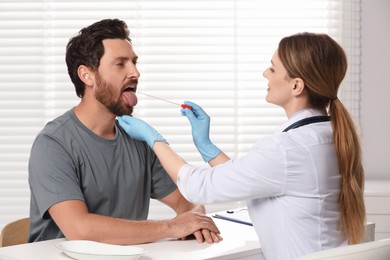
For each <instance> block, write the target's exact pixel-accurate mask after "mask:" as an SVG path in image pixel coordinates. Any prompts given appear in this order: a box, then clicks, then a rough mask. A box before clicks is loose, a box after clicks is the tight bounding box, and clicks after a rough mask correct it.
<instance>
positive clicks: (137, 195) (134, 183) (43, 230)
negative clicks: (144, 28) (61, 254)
mask: <svg viewBox="0 0 390 260" xmlns="http://www.w3.org/2000/svg"><path fill="white" fill-rule="evenodd" d="M115 129H116V135H115V138H114V139H112V140H108V139H104V138H101V137H99V136H97V135H96V134H94V133H93V132H92V131H90V130H89V129H88V128H87V127H85V126H84V125H83V124H82V123H81V122H80V121H79V120H78V118H77V117H76V115H75V113H74V112H73V109H72V110H69V111H67V112H66V113H65V114H63V115H62V116H60V117H58V118H56V119H55V120H53V121H52V122H49V123H48V124H47V125H46V126H45V128H44V129H43V130H42V131H41V132H40V133H39V135H38V136H37V138H36V140H35V142H34V144H33V146H32V149H31V154H30V160H29V183H30V189H31V204H30V221H31V226H30V235H29V241H30V242H33V241H41V240H47V239H54V238H59V237H63V234H62V233H61V231H60V230H59V228H58V227H57V225H56V224H55V223H54V221H53V220H52V219H51V217H50V215H49V213H48V209H49V208H50V207H51V206H53V205H54V204H56V203H59V202H62V201H66V200H82V201H84V202H85V203H86V204H87V207H88V210H89V212H90V213H95V214H99V215H105V216H112V217H117V218H123V219H132V220H144V219H147V216H148V212H149V202H150V198H154V199H161V198H163V197H165V196H167V195H169V194H170V193H172V192H173V191H174V190H175V189H176V185H175V184H174V183H173V182H172V180H171V179H170V178H169V176H168V175H167V173H166V172H165V170H164V169H163V168H162V166H161V163H160V161H159V160H158V158H157V157H156V155H155V154H154V152H153V151H152V150H151V149H150V147H149V146H148V145H147V144H146V143H145V142H141V141H137V140H134V139H132V138H130V137H129V136H128V135H127V134H126V133H125V132H124V130H123V129H122V128H121V127H120V126H119V124H118V123H117V122H116V124H115Z"/></svg>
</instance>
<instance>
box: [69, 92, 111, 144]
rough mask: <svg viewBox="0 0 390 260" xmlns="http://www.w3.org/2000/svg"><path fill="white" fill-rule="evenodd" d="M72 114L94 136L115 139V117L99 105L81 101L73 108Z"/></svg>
mask: <svg viewBox="0 0 390 260" xmlns="http://www.w3.org/2000/svg"><path fill="white" fill-rule="evenodd" d="M74 112H75V114H76V116H77V118H78V119H79V120H80V122H81V123H83V125H85V126H86V127H87V128H88V129H89V130H91V131H92V132H94V133H95V134H96V135H98V136H100V137H103V138H106V139H113V138H114V137H115V126H114V125H115V118H116V116H115V115H114V114H112V113H111V112H110V111H109V110H108V109H107V108H106V107H104V106H103V105H101V104H100V103H99V104H98V103H91V102H87V101H85V100H82V101H81V102H80V103H79V104H78V105H77V106H76V107H75V108H74Z"/></svg>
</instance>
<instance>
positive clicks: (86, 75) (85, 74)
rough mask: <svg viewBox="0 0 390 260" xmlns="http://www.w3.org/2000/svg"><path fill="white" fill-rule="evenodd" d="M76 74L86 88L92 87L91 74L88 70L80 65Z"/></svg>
mask: <svg viewBox="0 0 390 260" xmlns="http://www.w3.org/2000/svg"><path fill="white" fill-rule="evenodd" d="M77 74H78V75H79V78H80V79H81V81H82V82H84V84H85V85H87V86H92V85H93V73H92V71H91V69H90V68H88V67H87V66H84V65H80V66H79V68H78V70H77Z"/></svg>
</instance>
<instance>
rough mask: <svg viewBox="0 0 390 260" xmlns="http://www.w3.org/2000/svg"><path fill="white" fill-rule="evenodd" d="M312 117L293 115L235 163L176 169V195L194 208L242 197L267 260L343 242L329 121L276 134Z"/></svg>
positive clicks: (284, 258)
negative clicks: (193, 204)
mask: <svg viewBox="0 0 390 260" xmlns="http://www.w3.org/2000/svg"><path fill="white" fill-rule="evenodd" d="M318 115H321V113H320V112H319V111H316V110H313V109H304V110H302V111H299V112H297V113H295V114H294V115H293V116H292V117H291V118H290V119H289V120H288V121H287V122H286V123H285V124H283V125H282V126H281V127H280V128H279V129H278V130H277V131H276V133H275V134H273V135H271V136H269V137H266V138H263V139H261V140H259V141H258V142H257V143H256V144H255V145H254V146H253V148H252V149H251V150H250V151H249V152H248V153H247V154H246V155H245V156H243V157H241V158H238V159H233V160H230V161H228V162H226V163H225V164H222V165H218V166H216V167H213V168H197V167H194V166H192V165H189V164H186V165H184V166H182V168H181V169H180V172H179V179H178V187H179V189H180V191H181V192H182V193H183V195H184V197H186V198H187V199H188V200H189V201H191V202H193V203H197V204H213V203H221V202H227V201H237V200H246V202H247V206H248V210H249V214H250V217H251V219H252V222H253V225H254V227H255V229H256V232H257V235H258V236H259V240H260V244H261V248H262V250H263V253H264V256H265V258H266V259H267V260H288V259H295V258H296V257H297V256H301V255H304V254H307V253H310V252H314V251H319V250H324V249H328V248H333V247H337V246H340V245H345V244H347V242H346V239H345V236H344V235H343V234H342V233H341V232H340V231H339V216H340V214H339V209H338V207H339V204H338V199H339V194H340V181H341V177H340V174H339V168H338V163H337V158H336V153H335V146H334V143H333V136H332V127H331V123H330V122H321V123H314V124H309V125H306V126H301V127H299V128H296V129H291V130H289V131H288V132H282V131H283V130H284V129H285V128H286V127H287V126H289V125H291V124H292V123H294V122H296V121H298V120H300V119H303V118H307V117H311V116H318ZM222 235H223V234H222Z"/></svg>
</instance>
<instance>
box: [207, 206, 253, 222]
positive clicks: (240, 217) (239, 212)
mask: <svg viewBox="0 0 390 260" xmlns="http://www.w3.org/2000/svg"><path fill="white" fill-rule="evenodd" d="M212 216H213V218H219V219H224V220H227V221H232V222H236V223H239V224H244V225H248V226H253V224H252V221H251V219H250V217H249V214H248V208H240V209H234V210H227V211H221V212H217V213H214V214H213V215H212Z"/></svg>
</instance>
